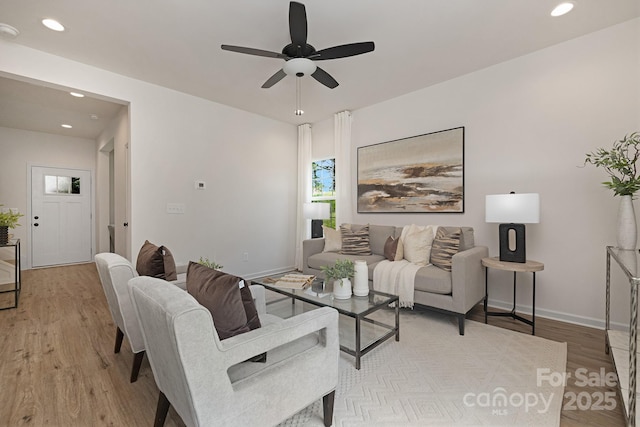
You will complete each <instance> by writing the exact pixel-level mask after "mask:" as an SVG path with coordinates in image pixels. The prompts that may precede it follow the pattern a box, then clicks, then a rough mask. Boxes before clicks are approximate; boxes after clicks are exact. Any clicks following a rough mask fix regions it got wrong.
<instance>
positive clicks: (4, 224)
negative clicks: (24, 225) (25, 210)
mask: <svg viewBox="0 0 640 427" xmlns="http://www.w3.org/2000/svg"><path fill="white" fill-rule="evenodd" d="M0 206H3V205H0ZM22 216H24V215H22V214H21V213H20V212H14V211H13V210H11V209H6V210H5V209H0V244H1V245H6V244H7V243H8V242H9V229H10V228H16V227H17V226H19V225H20V224H18V220H19V219H20V217H22Z"/></svg>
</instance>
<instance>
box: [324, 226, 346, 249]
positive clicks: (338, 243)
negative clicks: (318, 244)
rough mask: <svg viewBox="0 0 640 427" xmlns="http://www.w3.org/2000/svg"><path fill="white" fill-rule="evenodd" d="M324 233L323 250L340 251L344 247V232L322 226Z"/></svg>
mask: <svg viewBox="0 0 640 427" xmlns="http://www.w3.org/2000/svg"><path fill="white" fill-rule="evenodd" d="M322 232H323V234H324V249H323V250H322V252H338V251H339V250H340V249H342V234H341V233H340V230H339V229H338V230H336V229H335V228H331V227H326V226H324V225H323V226H322Z"/></svg>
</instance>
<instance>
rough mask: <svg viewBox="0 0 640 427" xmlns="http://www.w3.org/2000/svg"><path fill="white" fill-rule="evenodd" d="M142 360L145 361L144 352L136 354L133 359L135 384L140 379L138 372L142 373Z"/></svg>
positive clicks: (132, 377)
mask: <svg viewBox="0 0 640 427" xmlns="http://www.w3.org/2000/svg"><path fill="white" fill-rule="evenodd" d="M142 359H144V351H141V352H140V353H136V354H135V355H134V357H133V367H132V368H131V382H132V383H134V382H136V380H137V379H138V372H140V365H142Z"/></svg>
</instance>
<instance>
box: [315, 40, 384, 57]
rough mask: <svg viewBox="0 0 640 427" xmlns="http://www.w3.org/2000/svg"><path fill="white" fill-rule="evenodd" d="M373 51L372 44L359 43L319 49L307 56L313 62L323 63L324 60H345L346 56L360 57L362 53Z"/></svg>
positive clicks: (373, 45)
mask: <svg viewBox="0 0 640 427" xmlns="http://www.w3.org/2000/svg"><path fill="white" fill-rule="evenodd" d="M374 49H375V44H374V43H373V42H360V43H350V44H343V45H340V46H334V47H329V48H326V49H321V50H319V51H317V52H316V53H314V54H313V55H310V56H309V59H313V60H314V61H323V60H326V59H338V58H346V57H348V56H355V55H361V54H363V53H368V52H372V51H373V50H374Z"/></svg>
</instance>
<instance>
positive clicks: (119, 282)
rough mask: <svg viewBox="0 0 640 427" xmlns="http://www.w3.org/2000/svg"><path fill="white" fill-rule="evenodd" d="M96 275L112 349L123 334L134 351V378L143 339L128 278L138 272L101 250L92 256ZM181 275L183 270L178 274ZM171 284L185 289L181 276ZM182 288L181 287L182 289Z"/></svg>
mask: <svg viewBox="0 0 640 427" xmlns="http://www.w3.org/2000/svg"><path fill="white" fill-rule="evenodd" d="M95 261H96V266H97V267H98V275H99V276H100V282H101V283H102V288H103V289H104V294H105V296H106V297H107V303H108V304H109V311H111V317H113V321H114V323H115V324H116V343H115V347H114V350H113V352H114V353H119V352H120V348H121V347H122V341H123V339H124V337H125V336H126V337H127V341H129V346H130V347H131V351H132V352H133V354H134V358H133V367H132V368H131V382H135V381H136V380H137V379H138V373H139V372H140V365H141V364H142V360H143V359H144V341H143V339H142V332H140V325H139V324H138V319H137V318H136V315H135V312H134V311H133V305H132V302H131V296H130V295H129V288H128V282H129V279H131V278H133V277H137V276H138V272H137V271H136V269H135V267H134V266H133V265H132V264H131V262H129V260H128V259H126V258H124V257H122V256H120V255H118V254H114V253H101V254H97V255H96V256H95ZM182 276H184V274H182ZM171 283H173V284H174V285H175V286H177V287H180V288H182V289H186V283H185V279H184V278H182V277H180V276H179V277H178V280H176V281H173V282H171ZM183 292H184V291H183Z"/></svg>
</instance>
